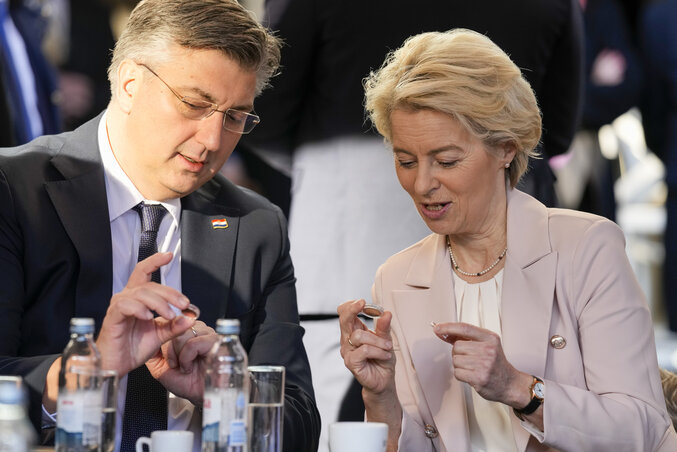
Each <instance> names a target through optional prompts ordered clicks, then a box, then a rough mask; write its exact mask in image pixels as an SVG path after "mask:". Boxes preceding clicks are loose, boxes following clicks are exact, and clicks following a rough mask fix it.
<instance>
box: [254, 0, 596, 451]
mask: <svg viewBox="0 0 677 452" xmlns="http://www.w3.org/2000/svg"><path fill="white" fill-rule="evenodd" d="M264 23H265V24H266V25H267V26H269V27H270V28H271V29H272V30H276V31H277V32H278V34H279V36H280V37H281V38H282V39H283V40H284V41H285V43H286V45H285V46H284V47H283V49H282V62H281V63H282V69H281V74H280V75H279V76H277V77H275V78H274V79H273V80H272V84H273V89H271V90H269V91H267V92H265V93H264V94H263V95H262V97H261V98H260V99H258V100H257V104H256V111H257V113H259V114H260V115H261V117H262V118H265V119H264V120H263V121H262V122H261V124H260V125H259V126H258V127H257V129H256V130H255V131H254V132H253V133H252V134H251V135H249V136H247V137H244V139H243V140H242V141H241V145H242V146H243V147H244V148H247V149H251V150H254V151H255V152H254V153H251V154H246V155H249V156H251V155H252V154H254V155H255V156H256V157H255V158H256V159H262V160H265V161H266V162H267V163H268V164H269V165H271V166H272V167H274V168H276V169H277V170H279V171H281V172H282V173H285V174H286V175H287V176H288V177H291V182H292V188H291V210H290V240H291V253H292V258H293V261H294V267H295V269H296V275H297V278H298V282H297V290H298V302H299V311H300V314H301V319H302V325H303V326H304V328H305V329H306V336H305V344H306V348H307V350H308V354H309V359H310V362H311V365H312V368H313V379H314V382H315V392H316V396H317V400H318V407H319V408H320V410H321V414H322V419H323V423H324V427H323V439H322V442H321V446H320V450H326V431H327V428H326V426H327V425H328V424H329V423H331V422H333V421H335V420H336V419H337V415H338V411H339V406H340V403H341V399H342V398H343V395H344V393H345V391H346V389H347V388H348V386H349V384H350V382H351V380H352V378H351V375H350V373H349V372H348V371H347V370H346V369H345V368H344V367H343V364H342V362H341V359H340V356H339V353H338V350H339V341H338V337H337V335H336V332H337V331H338V320H337V315H336V308H337V306H338V304H339V303H340V302H342V301H343V300H345V299H351V298H368V297H369V293H370V287H371V285H372V282H373V275H374V274H375V272H376V269H377V267H378V265H380V264H381V263H382V262H383V261H384V260H385V258H386V257H387V256H389V255H391V254H393V253H395V252H396V251H398V250H400V249H402V248H404V247H405V246H407V245H409V244H411V243H414V242H415V241H416V240H418V239H420V238H422V237H424V236H425V235H427V234H428V230H427V228H426V227H425V225H424V224H423V222H422V221H421V219H420V218H419V217H418V215H417V214H416V211H415V209H412V208H411V200H410V199H408V197H407V196H406V193H404V192H403V191H402V190H401V189H400V187H399V183H398V182H397V179H396V177H395V175H394V174H393V172H392V170H391V165H392V159H393V157H392V153H391V152H390V151H389V150H388V148H387V147H386V146H385V145H384V143H383V140H382V138H381V137H379V136H378V135H377V134H376V133H375V131H373V130H371V127H370V125H369V123H368V122H367V121H365V115H364V111H363V88H362V79H363V78H364V77H366V76H367V75H368V74H369V71H370V70H371V69H375V68H377V67H379V66H380V64H381V62H382V61H383V58H384V56H385V55H386V53H387V52H388V51H389V50H391V49H393V48H396V47H399V46H400V45H401V44H402V42H403V41H404V40H405V39H406V38H407V37H409V36H410V35H414V34H417V33H420V32H422V31H428V30H448V29H450V28H454V27H465V28H470V29H473V30H477V31H479V32H481V33H486V34H487V35H488V36H489V37H490V38H492V39H493V40H494V41H495V42H497V43H498V44H499V45H500V46H501V47H502V48H503V49H505V51H506V52H507V53H508V54H510V55H511V57H512V58H513V59H514V60H515V61H516V63H517V64H518V65H519V66H520V67H521V68H523V69H524V71H525V74H526V77H527V79H529V81H530V82H531V84H532V86H533V88H534V90H535V91H536V94H537V95H538V98H539V101H540V102H541V107H542V110H543V123H544V128H543V130H544V136H543V148H542V149H541V151H542V152H543V153H544V156H545V157H544V158H543V159H540V160H533V161H532V162H531V165H532V166H533V168H532V170H531V171H530V172H529V173H528V176H527V179H528V180H527V187H526V189H527V191H528V192H530V193H533V194H535V195H536V196H537V197H538V198H539V199H541V200H542V201H544V202H545V203H546V204H548V205H552V204H553V203H554V195H553V184H552V181H553V178H552V174H551V173H550V169H549V167H548V164H547V158H548V157H550V156H552V155H557V154H559V153H562V152H565V151H566V150H567V149H568V147H569V144H570V142H571V139H572V137H573V134H574V132H575V130H576V127H577V119H578V112H579V109H580V106H581V94H582V67H583V64H582V63H583V62H582V56H583V51H582V39H583V38H582V22H581V16H580V7H579V5H578V2H577V0H548V1H543V0H526V1H522V2H517V3H516V2H501V1H496V0H479V1H478V2H473V3H472V4H469V3H467V2H437V1H432V0H423V1H421V2H418V3H416V5H414V4H412V3H411V2H409V1H403V0H388V1H385V0H373V1H369V2H366V3H365V2H361V1H357V0H345V1H342V2H330V3H327V2H315V1H313V0H268V1H267V2H266V5H265V17H264ZM261 163H262V162H259V164H260V165H259V166H261ZM267 171H269V172H270V171H271V170H270V168H268V169H267ZM259 180H260V182H261V183H262V185H263V189H264V193H266V194H272V195H273V196H277V197H278V198H277V199H276V198H272V197H271V200H273V202H277V203H285V202H286V203H289V200H288V199H289V198H288V191H287V188H286V187H285V184H284V177H283V176H281V177H279V178H278V179H277V182H281V183H280V184H279V185H274V186H271V185H270V184H268V182H270V180H271V179H270V178H269V177H268V175H266V178H265V179H264V178H261V179H259ZM287 187H288V185H287ZM269 196H270V195H269ZM279 197H281V198H283V199H282V200H279ZM285 197H286V199H287V200H286V201H285V199H284V198H285ZM353 388H354V389H355V390H354V393H356V397H354V398H352V399H349V400H356V402H357V404H356V405H354V406H353V408H352V409H351V408H350V407H351V404H350V403H347V404H346V406H345V408H347V409H346V412H347V413H351V412H352V413H353V414H347V415H346V417H342V419H345V420H347V419H354V418H355V417H357V418H358V419H360V420H361V419H362V417H363V407H362V406H361V405H360V403H361V400H360V397H359V386H357V387H356V386H353Z"/></svg>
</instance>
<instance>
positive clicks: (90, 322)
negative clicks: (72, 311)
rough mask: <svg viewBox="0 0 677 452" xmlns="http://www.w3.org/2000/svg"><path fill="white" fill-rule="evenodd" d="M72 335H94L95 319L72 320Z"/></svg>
mask: <svg viewBox="0 0 677 452" xmlns="http://www.w3.org/2000/svg"><path fill="white" fill-rule="evenodd" d="M71 333H76V334H92V333H94V319H91V318H88V317H74V318H72V319H71Z"/></svg>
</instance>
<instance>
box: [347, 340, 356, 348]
mask: <svg viewBox="0 0 677 452" xmlns="http://www.w3.org/2000/svg"><path fill="white" fill-rule="evenodd" d="M348 343H349V344H350V345H351V346H352V347H355V348H357V345H355V344H353V341H351V340H350V338H348Z"/></svg>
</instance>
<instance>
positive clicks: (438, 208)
mask: <svg viewBox="0 0 677 452" xmlns="http://www.w3.org/2000/svg"><path fill="white" fill-rule="evenodd" d="M450 205H451V203H450V202H440V203H428V204H424V203H421V204H420V206H421V208H420V210H421V213H422V214H423V215H424V216H425V217H426V218H430V219H431V220H436V219H438V218H440V217H442V216H444V214H445V213H446V212H447V210H449V206H450Z"/></svg>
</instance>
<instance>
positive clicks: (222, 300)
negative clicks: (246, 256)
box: [181, 180, 240, 325]
mask: <svg viewBox="0 0 677 452" xmlns="http://www.w3.org/2000/svg"><path fill="white" fill-rule="evenodd" d="M218 191H219V186H218V184H217V183H216V182H214V181H213V180H212V181H209V182H207V184H205V185H204V186H203V187H201V188H200V189H199V190H197V191H196V192H194V193H192V194H190V195H188V196H186V197H185V198H183V199H182V200H181V288H182V291H183V293H184V294H185V295H186V296H187V297H188V298H189V299H190V300H191V302H192V303H193V304H195V305H197V306H198V307H199V308H200V312H201V314H200V320H202V321H204V322H205V323H207V324H208V325H213V324H215V323H216V319H217V318H221V317H224V316H225V314H226V307H227V305H228V300H229V298H230V290H231V287H232V281H231V278H232V275H233V264H234V259H235V245H236V244H237V236H238V230H239V225H240V222H239V210H238V209H236V208H233V207H228V206H224V205H221V204H219V203H218V202H217V201H216V199H217V194H218Z"/></svg>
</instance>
